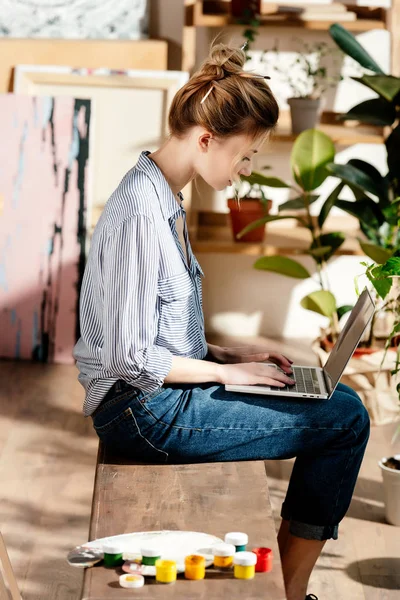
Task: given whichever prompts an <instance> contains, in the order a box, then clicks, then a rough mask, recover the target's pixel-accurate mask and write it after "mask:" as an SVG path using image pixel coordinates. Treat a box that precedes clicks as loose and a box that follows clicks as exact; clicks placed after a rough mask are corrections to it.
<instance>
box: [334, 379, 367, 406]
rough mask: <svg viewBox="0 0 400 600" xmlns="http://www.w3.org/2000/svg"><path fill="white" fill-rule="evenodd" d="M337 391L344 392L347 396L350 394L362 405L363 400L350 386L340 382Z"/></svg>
mask: <svg viewBox="0 0 400 600" xmlns="http://www.w3.org/2000/svg"><path fill="white" fill-rule="evenodd" d="M336 390H338V391H339V392H344V393H345V394H349V395H350V396H354V398H358V400H359V401H360V402H361V403H362V400H361V398H360V396H359V395H358V394H357V392H356V391H355V390H353V388H352V387H350V386H349V385H346V384H345V383H342V382H339V383H338V384H337V387H336Z"/></svg>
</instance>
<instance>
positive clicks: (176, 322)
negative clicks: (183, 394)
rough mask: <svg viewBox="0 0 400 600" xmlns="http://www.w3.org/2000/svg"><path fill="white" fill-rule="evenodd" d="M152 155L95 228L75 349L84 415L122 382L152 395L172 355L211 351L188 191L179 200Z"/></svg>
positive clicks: (114, 196)
mask: <svg viewBox="0 0 400 600" xmlns="http://www.w3.org/2000/svg"><path fill="white" fill-rule="evenodd" d="M148 154H150V151H148V150H145V151H143V152H141V154H140V156H139V159H138V161H137V163H136V165H135V166H134V167H133V168H132V169H131V170H130V171H128V173H127V174H126V175H125V177H124V178H123V179H122V181H121V183H120V184H119V186H118V187H117V189H116V190H115V191H114V192H113V194H112V195H111V197H110V198H109V200H108V202H107V203H106V205H105V208H104V210H103V212H102V215H101V217H100V219H99V221H98V223H97V225H96V227H95V230H94V233H93V238H92V242H91V246H90V250H89V254H88V259H87V263H86V267H85V272H84V276H83V280H82V288H81V293H80V308H79V313H80V326H81V337H80V338H79V340H78V341H77V343H76V345H75V347H74V350H73V356H74V359H75V360H76V365H77V367H78V369H79V376H78V380H79V381H80V383H81V384H82V385H83V387H84V389H85V391H86V397H85V402H84V406H83V413H84V415H85V416H88V415H90V414H91V413H92V412H93V411H94V410H95V409H96V407H97V406H98V405H99V404H100V402H101V400H102V398H104V396H105V395H106V393H107V392H108V390H109V389H110V388H111V386H112V385H113V384H114V382H115V381H117V380H118V379H124V380H125V381H126V382H127V383H129V384H131V385H133V386H134V387H137V388H139V389H140V390H144V391H146V392H149V393H150V392H153V391H155V390H156V389H157V388H158V387H159V386H161V385H162V384H163V382H164V379H165V377H166V376H167V374H168V373H169V371H170V370H171V367H172V356H173V355H176V356H185V357H188V358H197V359H203V358H205V356H206V355H207V342H206V339H205V334H204V315H203V301H202V280H201V278H202V277H203V276H204V273H203V271H202V269H201V267H200V265H199V263H198V261H197V259H196V257H195V256H194V254H193V251H192V249H191V246H190V241H189V236H188V231H187V225H186V213H185V210H184V208H183V206H182V202H183V196H182V194H181V192H179V194H178V195H179V198H180V202H179V201H178V199H177V198H176V197H175V196H174V194H173V192H172V190H171V188H170V186H169V184H168V182H167V180H166V179H165V177H164V175H163V173H162V171H161V170H160V169H159V167H158V166H157V164H156V163H155V162H154V161H153V160H152V159H151V158H149V157H148ZM179 217H182V220H183V235H184V239H185V242H186V251H187V257H186V252H185V250H184V248H183V247H182V244H181V242H180V239H179V236H178V232H177V229H176V219H177V218H179ZM187 258H188V260H187Z"/></svg>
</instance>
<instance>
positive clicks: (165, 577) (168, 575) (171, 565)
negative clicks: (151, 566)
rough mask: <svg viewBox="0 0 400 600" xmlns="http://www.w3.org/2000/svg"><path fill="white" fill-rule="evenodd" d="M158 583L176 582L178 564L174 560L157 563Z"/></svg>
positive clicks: (158, 561)
mask: <svg viewBox="0 0 400 600" xmlns="http://www.w3.org/2000/svg"><path fill="white" fill-rule="evenodd" d="M156 581H157V582H158V583H174V582H175V581H176V562H175V561H174V560H162V559H158V560H157V561H156Z"/></svg>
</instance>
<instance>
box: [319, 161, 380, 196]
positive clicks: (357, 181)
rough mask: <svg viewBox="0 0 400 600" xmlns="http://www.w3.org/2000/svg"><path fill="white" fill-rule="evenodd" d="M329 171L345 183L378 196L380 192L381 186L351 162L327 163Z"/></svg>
mask: <svg viewBox="0 0 400 600" xmlns="http://www.w3.org/2000/svg"><path fill="white" fill-rule="evenodd" d="M326 168H327V170H328V171H329V173H331V174H332V175H334V176H335V177H339V178H340V179H341V180H342V181H344V182H345V183H347V184H351V185H353V186H354V187H357V188H358V189H359V190H361V191H363V192H369V193H370V194H373V195H374V196H377V197H379V196H380V195H381V194H382V188H381V187H380V186H379V185H378V184H377V183H376V182H375V181H374V180H373V179H372V177H370V175H368V174H367V173H364V172H363V171H361V170H360V169H357V168H356V167H355V166H354V165H352V164H349V163H348V164H347V165H340V164H337V163H328V165H327V166H326Z"/></svg>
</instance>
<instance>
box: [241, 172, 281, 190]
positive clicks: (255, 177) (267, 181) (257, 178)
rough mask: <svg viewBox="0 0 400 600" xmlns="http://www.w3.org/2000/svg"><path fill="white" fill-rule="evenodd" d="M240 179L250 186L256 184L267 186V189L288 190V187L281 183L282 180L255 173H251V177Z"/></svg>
mask: <svg viewBox="0 0 400 600" xmlns="http://www.w3.org/2000/svg"><path fill="white" fill-rule="evenodd" d="M241 179H242V180H243V181H247V182H248V183H250V185H254V184H258V185H267V186H268V187H273V188H290V185H288V184H287V183H285V182H284V181H282V179H278V177H267V176H266V175H263V174H262V173H258V172H257V171H253V172H252V174H251V175H242V176H241Z"/></svg>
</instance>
